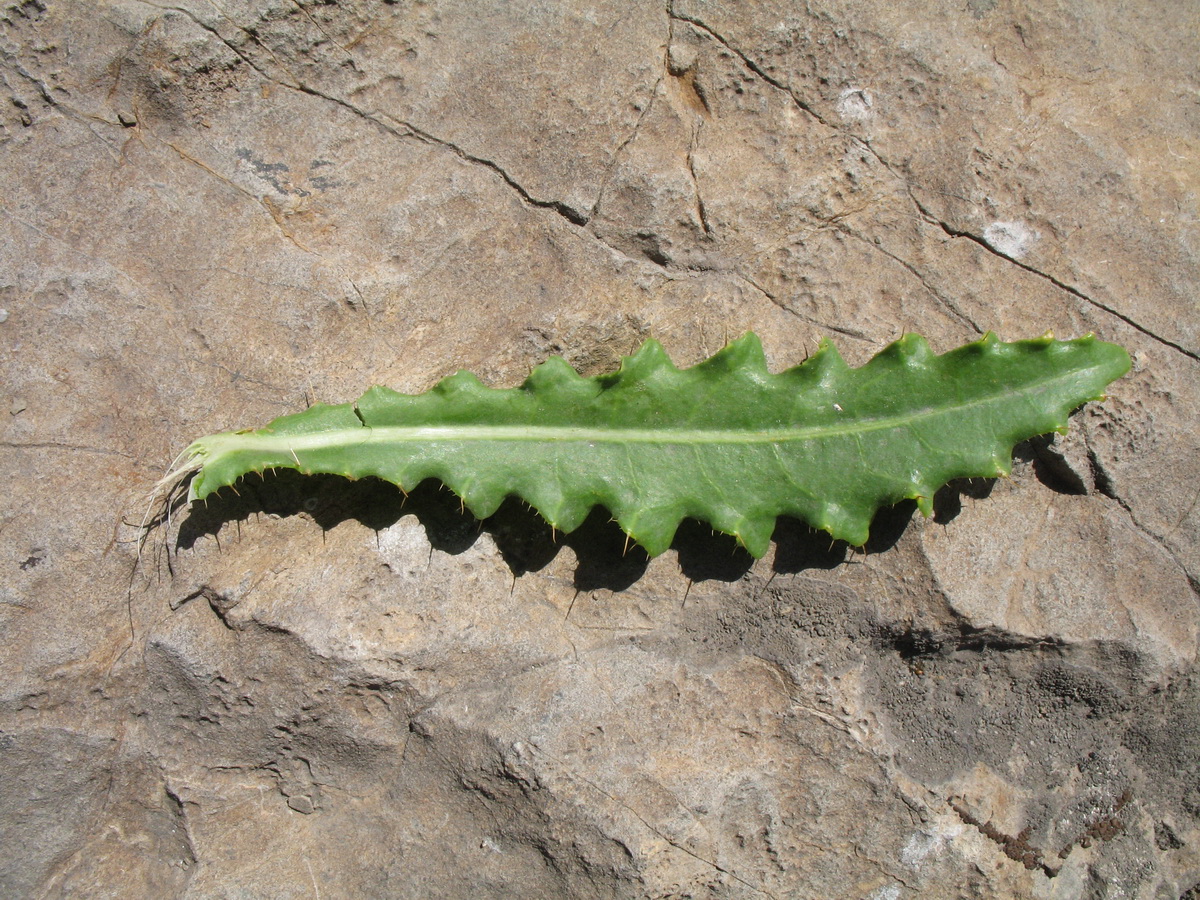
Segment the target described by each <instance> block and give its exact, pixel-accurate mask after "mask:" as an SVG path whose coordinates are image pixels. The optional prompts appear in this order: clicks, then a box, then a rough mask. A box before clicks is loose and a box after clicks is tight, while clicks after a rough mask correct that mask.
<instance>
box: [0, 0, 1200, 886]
mask: <svg viewBox="0 0 1200 900" xmlns="http://www.w3.org/2000/svg"><path fill="white" fill-rule="evenodd" d="M1197 15H1200V14H1198V13H1197V11H1196V10H1195V9H1191V8H1184V7H1183V6H1181V5H1179V4H1166V3H1162V4H1154V3H1150V4H1142V5H1140V6H1138V7H1137V8H1136V9H1132V8H1129V7H1128V5H1123V6H1122V5H1110V4H1102V3H1086V2H1070V3H1067V4H1065V5H1060V6H1058V7H1055V9H1054V10H1049V9H1046V8H1040V7H1037V6H1036V5H1031V4H1025V3H1022V2H1014V3H996V2H992V0H972V2H969V3H965V4H964V3H958V4H951V3H941V4H933V5H930V4H927V3H912V2H908V3H901V4H874V3H863V2H858V0H844V2H823V3H821V4H817V5H813V4H795V3H756V4H728V3H716V2H701V0H676V2H674V3H673V4H669V5H668V7H667V8H664V7H662V6H651V5H645V4H626V5H624V6H622V5H619V4H609V5H604V4H599V5H593V6H591V7H587V8H584V7H574V6H555V5H553V4H551V5H544V4H543V5H542V6H539V7H537V8H536V9H535V8H534V7H533V6H528V5H526V6H522V5H520V4H517V5H510V4H479V3H465V2H463V3H457V4H455V3H442V2H434V3H399V2H390V0H363V2H360V3H353V4H350V3H341V4H335V3H320V2H313V0H250V2H245V3H240V4H222V5H220V6H217V5H214V4H212V3H208V2H199V0H182V2H180V3H178V4H175V5H173V6H169V7H168V6H167V5H161V4H155V3H149V2H141V0H105V2H103V3H86V2H82V0H61V2H57V3H49V2H43V0H20V2H19V0H5V2H3V3H0V30H2V32H3V41H2V43H0V47H2V48H3V50H2V53H0V75H2V81H0V85H2V87H3V90H4V92H5V94H6V99H7V102H5V103H0V176H2V183H3V184H4V194H3V197H2V198H0V212H2V215H0V307H3V310H2V311H0V322H2V324H3V329H0V340H2V341H3V357H2V360H0V367H2V368H0V371H2V373H3V374H2V378H3V383H4V394H5V396H6V397H8V398H9V399H8V403H9V405H10V407H11V411H12V412H14V413H18V412H19V415H18V414H13V415H9V416H6V417H4V421H3V422H0V427H2V429H3V432H2V433H0V465H2V466H3V468H2V471H3V472H4V474H5V476H6V477H5V479H4V484H5V491H4V494H3V496H4V501H5V502H4V503H3V504H2V508H0V561H3V562H2V564H0V630H2V633H3V646H4V657H3V658H4V661H5V666H4V674H3V677H2V678H0V770H2V771H0V783H3V784H4V786H5V789H4V790H3V791H0V846H3V847H4V848H5V851H6V852H4V853H2V854H0V894H3V895H4V896H12V897H21V896H39V897H58V896H147V897H150V896H152V897H195V898H200V897H226V896H234V895H238V896H252V897H292V896H295V897H301V896H314V895H320V896H325V897H338V896H372V897H397V898H402V897H412V898H418V897H429V896H442V897H468V896H469V897H485V898H486V897H496V898H500V897H514V896H519V897H530V898H536V897H546V898H551V897H553V898H559V897H571V898H601V897H611V898H616V897H648V898H649V897H654V898H668V897H697V898H699V897H710V898H733V897H756V896H769V897H780V898H781V897H793V896H823V897H856V898H872V900H900V898H910V897H929V898H939V897H946V898H958V897H964V896H975V897H1044V898H1100V897H1115V896H1121V897H1131V898H1154V900H1159V898H1171V900H1174V898H1178V897H1181V896H1184V895H1188V896H1190V894H1189V892H1194V889H1195V887H1196V886H1197V883H1200V713H1198V712H1197V710H1200V697H1198V696H1197V688H1196V684H1197V681H1196V678H1195V666H1196V652H1197V639H1198V634H1197V620H1198V610H1197V584H1198V582H1197V572H1198V571H1200V539H1198V536H1200V503H1198V502H1197V501H1198V498H1200V490H1198V488H1197V485H1198V484H1200V431H1198V430H1197V429H1196V427H1195V423H1196V421H1197V417H1198V414H1200V410H1198V409H1197V403H1198V400H1200V366H1198V365H1197V353H1198V352H1200V339H1198V333H1200V316H1198V315H1197V310H1196V305H1195V299H1194V294H1195V285H1196V283H1197V282H1198V281H1200V260H1198V256H1200V244H1198V243H1197V235H1198V234H1200V231H1198V222H1197V214H1198V210H1197V203H1196V197H1197V185H1196V179H1195V171H1196V169H1195V165H1194V162H1193V160H1194V159H1195V157H1196V154H1197V152H1198V143H1200V122H1198V120H1197V112H1196V105H1195V96H1196V90H1197V85H1198V82H1200V72H1198V70H1197V66H1196V54H1195V52H1194V46H1193V44H1194V41H1192V40H1190V38H1191V36H1192V35H1194V34H1195V33H1196V30H1197V27H1200V22H1198V21H1197ZM751 328H752V329H754V330H756V331H757V332H758V333H759V334H760V335H761V336H762V338H763V341H764V344H765V346H766V349H767V353H768V355H769V357H770V359H771V361H772V365H774V366H775V367H776V368H777V369H778V368H783V367H785V366H789V365H794V364H796V363H799V362H800V361H801V360H803V359H804V358H805V357H806V356H807V355H808V354H809V353H810V352H811V350H812V349H813V347H814V346H815V341H816V340H817V339H818V338H819V337H821V336H823V335H828V336H832V337H834V338H836V340H837V342H838V344H839V346H840V347H841V349H842V351H843V353H844V355H845V356H846V357H847V359H848V360H850V361H851V362H852V363H853V364H860V363H862V362H864V361H865V360H866V359H868V358H869V357H870V356H871V355H873V354H874V353H875V352H876V351H878V350H879V349H880V348H881V347H883V346H884V345H885V344H886V343H887V342H888V341H890V340H891V339H893V338H895V337H896V336H898V335H899V334H901V333H903V332H905V331H919V332H921V333H922V334H925V335H926V336H927V337H928V338H929V339H930V341H931V342H932V344H933V345H934V347H935V348H936V349H938V350H946V349H949V348H951V347H953V346H956V345H958V344H960V343H962V342H964V341H967V340H970V339H972V338H973V337H974V336H976V335H978V334H979V333H982V332H983V331H984V330H988V329H991V330H995V331H997V332H998V333H999V334H1001V335H1002V336H1003V337H1004V338H1006V339H1013V338H1018V337H1027V336H1036V335H1038V334H1041V333H1042V332H1044V331H1045V330H1047V329H1053V330H1054V331H1055V332H1056V333H1057V334H1059V335H1060V336H1071V335H1075V334H1080V333H1084V332H1086V331H1089V330H1090V331H1095V332H1096V333H1098V334H1099V335H1100V336H1101V337H1102V338H1104V339H1107V340H1114V341H1117V342H1119V343H1122V344H1123V345H1125V346H1126V347H1127V348H1129V350H1130V352H1131V354H1132V355H1133V357H1134V370H1133V372H1132V373H1131V374H1130V375H1129V376H1128V377H1126V378H1125V379H1123V380H1121V381H1119V382H1117V383H1116V384H1115V385H1113V386H1112V388H1111V390H1110V394H1111V396H1110V397H1109V398H1108V400H1107V401H1106V402H1104V403H1102V404H1090V405H1089V406H1088V407H1086V408H1085V409H1084V410H1083V411H1081V412H1080V413H1078V414H1077V415H1076V416H1075V417H1074V418H1073V419H1072V426H1071V433H1070V435H1068V436H1067V437H1066V438H1065V439H1063V438H1054V439H1053V440H1050V439H1043V440H1039V441H1034V442H1030V443H1027V444H1025V445H1022V446H1020V447H1018V450H1017V464H1016V466H1015V468H1014V472H1013V476H1012V478H1011V479H1008V480H1006V481H1004V482H1001V483H996V484H993V483H991V482H987V483H980V482H974V483H969V484H966V483H964V484H957V485H952V486H950V487H948V488H946V489H944V490H943V491H942V492H941V493H940V494H939V496H938V498H937V503H936V508H937V513H936V516H935V518H934V519H933V520H931V521H925V520H921V519H920V518H919V517H917V516H915V515H914V512H913V510H912V509H911V508H909V507H907V506H905V507H899V508H896V509H893V510H887V511H884V512H882V513H881V514H880V516H879V518H878V520H877V521H876V523H875V527H874V529H873V535H874V536H873V538H872V541H871V543H870V544H869V545H868V548H867V552H866V553H858V552H851V551H850V550H849V549H848V548H846V547H843V546H833V547H830V546H829V545H828V542H827V541H822V540H820V539H819V538H815V537H814V536H813V535H812V534H811V533H810V532H809V531H808V530H807V529H805V528H804V527H802V526H800V525H798V524H797V523H794V522H787V521H783V522H781V523H780V525H779V528H778V530H777V532H776V536H775V544H774V549H773V552H772V553H771V554H769V555H768V558H767V559H764V560H761V561H758V562H753V561H751V560H750V559H749V558H748V557H745V556H742V555H738V554H736V553H734V552H733V548H732V547H731V545H730V544H728V543H726V542H724V541H723V540H721V539H718V538H714V537H712V536H711V535H710V533H709V531H708V529H707V528H704V527H700V526H696V527H692V526H687V527H685V528H684V529H682V530H681V533H680V536H679V538H678V539H677V541H676V544H675V547H674V548H673V549H672V550H671V551H670V552H668V553H667V554H665V555H663V556H661V557H659V558H656V559H655V560H653V561H649V562H647V561H646V560H645V558H644V557H642V556H640V555H639V554H637V553H636V552H632V553H629V554H628V555H625V554H623V547H622V540H621V535H620V534H619V533H618V532H616V530H615V529H613V528H612V527H610V526H609V525H608V524H606V521H605V518H606V517H605V516H604V515H603V514H597V515H596V516H595V517H594V518H593V519H592V520H590V521H589V522H588V524H587V525H585V527H584V528H582V529H581V530H580V531H578V532H576V533H575V534H573V535H570V536H566V537H564V536H562V535H557V536H555V535H551V534H550V532H549V529H548V528H546V527H545V526H544V525H543V524H541V523H540V522H539V521H538V520H537V519H536V517H534V516H533V515H532V514H530V513H529V512H528V511H526V510H524V509H521V508H520V507H519V506H518V505H517V504H511V505H508V506H505V507H504V508H502V510H501V511H500V512H499V513H498V514H497V515H496V516H494V517H492V518H491V519H489V520H488V521H487V522H484V523H476V522H474V521H472V520H470V518H469V517H467V516H464V515H463V514H462V513H461V512H460V511H459V508H458V504H457V501H455V500H454V499H453V498H452V497H451V496H450V495H449V494H448V493H446V492H444V491H439V490H438V489H437V488H436V487H435V486H433V485H425V486H423V487H421V488H419V489H418V490H416V491H413V492H411V495H410V496H409V497H408V498H407V499H406V498H404V497H402V496H401V495H400V494H399V492H397V491H395V490H392V489H389V488H387V487H386V486H381V485H378V484H368V483H353V484H350V483H346V482H341V481H339V480H337V479H332V478H309V479H303V478H299V477H288V476H287V475H286V474H283V473H281V474H279V475H278V476H276V477H273V478H271V479H269V480H259V479H248V480H247V481H246V482H245V483H244V484H243V485H242V486H241V487H240V488H239V493H238V494H237V495H235V494H233V493H228V494H227V495H222V496H220V497H218V498H216V499H215V500H214V501H213V502H211V503H209V504H208V506H207V508H205V507H204V506H200V507H198V508H197V509H195V510H192V511H190V512H187V513H184V512H183V511H179V512H178V513H177V514H176V515H175V516H173V517H172V519H171V521H169V522H163V523H161V524H160V525H159V526H158V527H156V528H154V529H153V530H151V532H150V533H149V536H148V540H147V542H146V544H145V546H144V547H141V552H140V553H139V542H138V538H139V536H140V535H141V531H140V530H139V528H138V525H139V523H140V522H141V521H142V519H143V515H144V514H145V512H146V500H147V497H148V495H149V493H150V491H151V488H152V487H153V485H154V483H155V481H156V480H157V479H158V477H159V476H160V475H161V473H162V471H163V470H164V469H165V468H166V466H167V464H168V463H169V461H170V460H171V459H172V458H173V457H174V456H175V454H176V453H178V452H179V450H180V449H181V448H182V447H184V446H186V444H187V443H188V442H189V441H190V440H192V439H193V438H195V437H197V436H199V435H201V434H205V433H210V432H213V431H219V430H227V429H232V428H239V427H250V426H256V425H260V424H262V423H265V422H266V421H267V420H269V419H270V418H273V417H274V416H277V415H279V414H282V413H285V412H293V411H297V410H300V409H303V408H304V407H305V406H306V405H307V404H310V403H313V402H318V401H326V402H341V401H346V400H350V399H353V398H354V397H356V396H358V394H360V393H361V392H362V391H363V390H364V389H365V388H366V387H368V386H369V385H371V384H377V383H379V384H389V385H392V386H394V387H396V388H398V389H400V390H406V391H421V390H424V389H426V388H428V387H430V386H431V385H432V384H434V383H435V382H436V381H437V380H438V379H439V378H440V377H442V376H444V375H447V374H449V373H451V372H453V371H455V370H457V369H459V368H467V369H470V370H471V371H474V372H476V373H478V374H479V375H480V376H481V377H482V378H483V379H484V380H485V381H488V382H489V383H492V384H496V385H505V386H510V385H514V384H517V383H519V382H520V381H521V380H522V379H523V378H524V376H525V374H526V373H527V372H528V371H529V369H530V368H531V367H532V366H533V365H535V364H537V363H538V362H540V361H542V360H543V359H544V358H545V357H546V356H548V355H550V354H555V353H557V354H561V355H563V356H565V357H566V358H567V359H568V361H569V362H571V363H572V364H573V365H576V366H577V367H579V368H580V369H581V370H582V371H585V372H587V373H589V374H593V373H596V372H601V371H609V370H611V369H612V368H613V366H615V364H616V362H617V360H618V359H619V358H620V356H621V355H622V354H625V353H628V352H629V351H631V350H633V349H634V348H635V347H636V346H637V345H638V344H639V343H640V342H641V341H642V340H643V339H644V338H645V337H646V336H648V335H651V334H652V335H654V336H655V337H657V338H659V339H660V340H661V341H662V342H663V343H664V344H665V345H666V346H667V348H668V349H669V350H670V352H671V353H672V355H673V357H674V358H675V360H676V362H678V363H679V364H681V365H684V364H691V363H695V362H697V361H698V360H700V359H702V358H703V357H705V356H706V355H708V354H710V353H712V352H713V351H715V350H717V349H718V348H719V347H720V346H721V345H722V343H723V342H724V341H725V339H726V338H728V337H733V336H736V335H738V334H740V333H741V332H742V331H744V330H747V329H751ZM18 406H20V407H21V408H20V409H17V407H18Z"/></svg>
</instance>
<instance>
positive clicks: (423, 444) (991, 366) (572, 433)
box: [170, 334, 1129, 557]
mask: <svg viewBox="0 0 1200 900" xmlns="http://www.w3.org/2000/svg"><path fill="white" fill-rule="evenodd" d="M1128 369H1129V356H1128V354H1126V352H1125V351H1124V350H1123V349H1121V348H1120V347H1118V346H1116V345H1115V344H1106V343H1103V342H1101V341H1098V340H1096V339H1095V337H1094V336H1093V335H1087V336H1086V337H1082V338H1078V339H1077V340H1072V341H1055V340H1053V339H1052V338H1051V337H1050V336H1049V335H1047V336H1046V337H1044V338H1039V339H1035V340H1030V341H1020V342H1017V343H1012V344H1005V343H1001V342H1000V341H998V340H997V339H996V337H995V335H992V334H987V335H985V336H984V337H983V338H982V339H981V340H979V341H976V342H975V343H972V344H967V345H966V346H964V347H960V348H959V349H957V350H954V351H952V352H950V353H947V354H944V355H942V356H936V355H934V353H933V352H932V351H931V350H930V348H929V345H928V344H927V343H926V342H925V339H924V338H922V337H920V336H919V335H913V334H910V335H905V336H904V337H903V338H901V339H900V340H898V341H896V342H895V343H893V344H891V345H890V346H888V347H887V348H886V349H884V350H883V351H882V352H880V353H879V354H878V355H877V356H876V357H874V358H873V359H872V360H871V361H870V362H868V363H867V364H866V365H864V366H863V367H861V368H858V369H851V368H850V367H849V366H847V365H846V363H845V362H844V361H843V359H842V357H841V356H840V355H839V353H838V351H837V349H836V348H835V347H834V346H833V345H832V344H830V343H828V342H822V344H821V347H820V350H819V351H818V352H817V353H816V354H815V355H814V356H813V357H812V358H810V359H809V360H808V361H806V362H805V363H804V364H803V365H800V366H797V367H795V368H793V369H789V370H787V371H785V372H781V373H779V374H777V375H775V374H771V373H770V372H768V371H767V364H766V359H765V358H764V356H763V351H762V345H761V344H760V343H759V340H758V338H757V337H756V336H755V335H753V334H746V335H745V336H743V337H741V338H739V339H738V340H736V341H734V342H733V343H731V344H729V346H727V347H725V348H724V349H723V350H721V351H720V352H719V353H717V354H716V355H715V356H713V357H712V358H711V359H708V360H706V361H705V362H702V363H700V364H699V365H697V366H695V367H693V368H690V369H684V370H680V369H677V368H676V367H675V366H674V365H673V364H672V363H671V360H670V359H669V358H668V357H667V355H666V353H665V352H664V350H663V348H662V346H661V345H660V344H659V343H658V342H657V341H654V340H649V341H646V343H645V344H644V345H642V347H641V349H639V350H638V351H637V352H636V353H635V354H633V355H632V356H629V357H626V358H625V359H624V360H623V361H622V363H621V366H620V368H619V369H618V370H617V371H616V372H615V373H613V374H608V375H600V376H596V377H591V378H585V377H583V376H581V375H579V374H578V373H577V372H576V371H575V370H574V369H572V368H571V367H570V366H569V365H568V364H567V363H566V362H565V361H563V360H562V359H560V358H558V357H554V358H552V359H550V360H548V361H547V362H545V363H543V364H542V365H540V366H538V367H537V368H536V369H534V370H533V372H532V373H531V374H530V376H529V378H528V379H527V380H526V381H525V383H524V384H523V385H521V386H520V387H518V388H511V389H492V388H488V387H485V386H484V385H483V384H481V383H480V382H479V380H478V379H476V378H475V376H473V375H471V374H470V373H468V372H459V373H458V374H456V375H452V376H450V377H449V378H447V379H445V380H444V381H442V382H441V383H440V384H438V385H437V386H436V387H434V388H433V389H432V390H431V391H429V392H428V393H425V394H420V395H408V394H400V393H397V392H396V391H393V390H390V389H388V388H384V387H374V388H371V389H370V390H369V391H367V392H366V393H365V394H364V395H363V396H362V398H361V399H359V401H358V402H357V403H356V404H343V405H340V406H326V405H323V404H321V405H317V406H313V407H312V408H311V409H308V410H307V411H305V412H302V413H298V414H295V415H289V416H283V417H282V418H279V419H276V420H275V421H273V422H271V423H270V424H269V425H267V426H266V427H265V428H262V429H260V430H258V431H239V432H233V433H227V434H215V435H211V436H210V437H205V438H201V439H200V440H198V441H196V442H195V443H194V444H192V445H191V446H190V447H189V448H188V449H187V450H186V451H185V453H184V456H183V457H182V459H183V463H182V465H181V466H179V467H178V468H177V469H176V470H175V471H174V473H173V474H172V476H170V477H173V478H174V479H175V483H178V482H179V481H181V480H182V479H185V478H187V477H188V476H190V475H194V478H193V479H192V482H191V489H190V491H189V495H188V498H189V500H196V499H200V498H203V497H206V496H208V495H209V494H211V493H212V492H213V491H216V490H219V489H220V488H222V487H225V486H227V485H232V484H234V483H235V482H236V481H237V480H238V479H239V478H241V477H242V476H243V475H245V474H246V473H248V472H262V471H265V470H267V469H275V468H291V469H298V470H299V471H301V472H303V473H317V472H323V473H333V474H338V475H344V476H346V477H347V478H363V477H366V476H369V475H371V476H375V477H378V478H382V479H384V480H385V481H390V482H392V483H393V484H396V485H399V487H400V488H401V489H402V490H407V489H410V488H413V487H415V486H416V485H417V484H419V483H420V482H422V481H423V480H425V479H427V478H437V479H440V480H441V481H442V482H444V483H445V484H446V486H447V487H449V488H450V489H451V490H452V491H454V492H455V493H456V494H458V496H459V497H461V498H462V500H463V502H464V504H465V505H466V507H467V508H469V509H470V510H471V512H472V513H474V514H475V515H476V516H478V517H479V518H486V517H487V516H490V515H491V514H492V513H494V512H495V511H496V509H497V507H498V506H499V505H500V503H501V502H502V501H503V500H504V498H505V497H507V496H517V497H521V498H522V499H524V500H526V501H527V502H528V503H529V504H530V505H531V506H533V508H534V509H536V510H537V511H538V512H539V513H541V515H542V516H544V517H545V519H546V520H547V521H548V522H549V523H550V524H551V525H553V526H554V527H555V528H557V529H558V530H560V531H564V532H567V531H571V530H573V529H574V528H576V527H578V526H579V525H580V524H581V523H582V522H583V520H584V519H585V518H586V517H587V515H588V513H589V511H590V510H591V509H592V507H594V506H604V507H606V508H607V509H608V510H609V511H610V512H611V513H612V515H613V517H614V518H615V519H616V521H617V522H618V523H619V524H620V526H621V528H622V529H624V531H625V532H626V534H628V535H629V537H630V538H632V539H633V540H635V541H637V542H638V543H639V544H641V545H642V546H643V547H645V549H646V550H647V552H649V553H650V555H652V556H653V555H656V554H659V553H662V552H663V551H664V550H666V549H667V547H669V546H670V544H671V540H672V538H673V537H674V534H675V530H676V528H677V526H678V525H679V522H680V520H681V519H683V518H685V517H691V518H695V519H700V520H702V521H705V522H708V523H710V524H711V525H712V526H713V527H714V528H716V529H717V530H719V531H723V532H725V533H727V534H731V535H733V536H735V537H736V538H737V539H738V541H740V542H741V543H742V544H743V545H744V546H745V547H746V549H747V550H749V551H750V553H752V554H753V555H754V556H756V557H757V556H762V555H763V554H764V553H765V552H766V550H767V547H768V545H769V542H770V538H771V534H772V532H773V531H774V527H775V519H776V517H777V516H779V515H790V516H795V517H797V518H799V519H802V520H804V521H805V522H808V523H809V524H810V525H812V526H813V527H815V528H818V529H822V530H824V531H827V532H829V534H830V535H832V536H833V537H834V538H839V539H842V540H846V541H848V542H850V543H851V544H859V545H861V544H863V543H865V542H866V540H867V536H868V528H869V526H870V523H871V519H872V518H873V516H874V515H875V512H876V511H877V510H878V509H879V508H880V507H881V506H886V505H890V504H894V503H897V502H899V501H901V500H905V499H915V500H916V501H917V504H918V506H919V507H920V509H921V511H922V512H923V513H925V514H926V515H928V514H929V513H930V512H931V510H932V498H933V494H934V491H936V490H937V489H938V488H939V487H940V486H942V485H943V484H945V483H946V482H947V481H949V480H950V479H952V478H961V477H977V476H982V477H992V476H998V475H1006V474H1008V472H1009V470H1010V467H1011V462H1012V448H1013V445H1014V444H1015V443H1017V442H1018V441H1021V440H1024V439H1026V438H1030V437H1033V436H1034V435H1038V434H1044V433H1046V432H1050V431H1055V430H1057V431H1065V429H1066V422H1067V416H1068V415H1069V414H1070V413H1071V411H1072V410H1073V409H1075V408H1076V407H1078V406H1081V405H1082V404H1083V403H1085V402H1087V401H1089V400H1098V399H1103V390H1104V387H1105V385H1107V384H1108V383H1109V382H1111V381H1113V380H1114V379H1116V378H1118V377H1120V376H1121V375H1122V374H1124V373H1125V372H1126V371H1128Z"/></svg>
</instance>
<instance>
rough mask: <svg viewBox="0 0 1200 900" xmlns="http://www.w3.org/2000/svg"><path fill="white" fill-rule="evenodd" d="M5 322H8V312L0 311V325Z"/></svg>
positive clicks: (5, 310)
mask: <svg viewBox="0 0 1200 900" xmlns="http://www.w3.org/2000/svg"><path fill="white" fill-rule="evenodd" d="M7 321H8V310H7V309H0V324H3V323H5V322H7Z"/></svg>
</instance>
